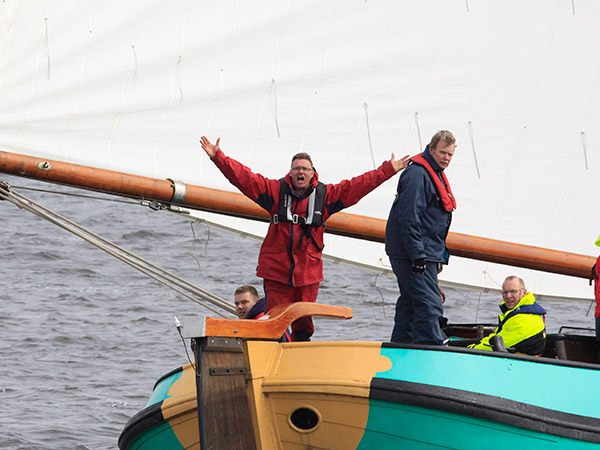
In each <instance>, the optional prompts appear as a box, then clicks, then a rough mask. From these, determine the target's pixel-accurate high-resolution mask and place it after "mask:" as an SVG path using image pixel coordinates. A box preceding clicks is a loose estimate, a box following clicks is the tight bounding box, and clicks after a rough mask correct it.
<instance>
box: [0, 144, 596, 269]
mask: <svg viewBox="0 0 600 450" xmlns="http://www.w3.org/2000/svg"><path fill="white" fill-rule="evenodd" d="M0 172H4V173H8V174H12V175H17V176H21V177H26V178H34V179H37V180H44V181H49V182H53V183H59V184H64V185H68V186H74V187H79V188H85V189H91V190H95V191H100V192H105V193H110V194H117V195H121V196H125V197H131V198H136V199H142V198H143V199H146V200H156V201H159V202H164V203H173V204H177V205H180V206H186V207H189V208H194V209H199V210H202V211H209V212H214V213H219V214H226V215H230V216H236V217H244V218H247V219H253V220H261V221H265V222H267V221H268V220H269V215H268V213H267V212H266V211H265V210H264V209H262V208H260V207H259V206H258V205H257V204H255V203H254V202H253V201H251V200H249V199H248V198H246V197H245V196H244V195H242V194H238V193H232V192H226V191H219V190H216V189H209V188H204V187H200V186H194V185H189V184H187V185H185V197H184V198H183V200H181V201H174V200H173V199H174V195H175V186H176V183H174V182H172V181H171V180H159V179H155V178H149V177H143V176H138V175H129V174H125V173H121V172H115V171H111V170H105V169H96V168H92V167H87V166H81V165H76V164H69V163H64V162H59V161H51V160H44V159H40V158H36V157H32V156H25V155H20V154H15V153H10V152H4V151H0ZM385 224H386V221H385V220H382V219H375V218H372V217H365V216H359V215H355V214H348V213H337V214H335V215H334V216H332V217H330V218H329V219H328V220H327V228H326V231H327V232H329V233H333V234H338V235H342V236H348V237H354V238H358V239H363V240H369V241H375V242H384V239H385ZM446 244H447V246H448V249H449V251H450V254H452V255H455V256H461V257H464V258H470V259H476V260H480V261H488V262H493V263H499V264H506V265H510V266H515V267H524V268H528V269H533V270H540V271H544V272H551V273H557V274H562V275H570V276H573V277H580V278H589V276H590V270H591V267H592V266H593V265H594V262H595V258H594V257H592V256H586V255H579V254H574V253H568V252H563V251H558V250H550V249H545V248H541V247H534V246H529V245H523V244H515V243H511V242H505V241H500V240H496V239H488V238H482V237H476V236H469V235H466V234H461V233H453V232H450V233H449V234H448V238H447V241H446Z"/></svg>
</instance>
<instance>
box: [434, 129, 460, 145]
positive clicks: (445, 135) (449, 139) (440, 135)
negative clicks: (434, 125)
mask: <svg viewBox="0 0 600 450" xmlns="http://www.w3.org/2000/svg"><path fill="white" fill-rule="evenodd" d="M440 141H444V142H445V143H446V144H448V145H452V144H455V143H456V139H455V138H454V135H453V134H452V133H451V132H450V131H448V130H441V131H438V132H437V133H435V134H434V135H433V137H432V138H431V142H430V143H429V149H430V150H433V149H434V148H435V147H436V146H437V145H438V142H440Z"/></svg>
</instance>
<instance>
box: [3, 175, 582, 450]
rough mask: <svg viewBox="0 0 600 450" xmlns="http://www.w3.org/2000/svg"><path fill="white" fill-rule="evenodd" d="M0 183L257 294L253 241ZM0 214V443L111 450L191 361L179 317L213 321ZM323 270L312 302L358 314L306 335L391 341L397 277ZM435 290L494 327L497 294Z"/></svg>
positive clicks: (155, 255)
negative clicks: (161, 381) (172, 374)
mask: <svg viewBox="0 0 600 450" xmlns="http://www.w3.org/2000/svg"><path fill="white" fill-rule="evenodd" d="M0 179H2V180H5V181H7V182H8V183H10V184H11V185H12V186H13V189H14V190H15V191H18V192H20V193H22V194H24V195H26V196H27V197H29V198H31V199H33V200H35V201H36V202H39V203H41V204H43V205H45V206H47V207H48V208H50V209H52V210H54V211H56V212H58V213H60V214H61V215H63V216H65V217H68V218H69V219H71V220H73V221H75V222H77V223H80V224H81V225H83V226H85V227H86V228H89V229H91V230H92V231H94V232H95V233H97V234H99V235H102V236H104V237H106V238H107V239H110V240H112V241H114V242H116V243H117V244H119V245H121V246H123V247H125V248H127V249H129V250H130V251H132V252H134V253H136V254H138V255H140V256H142V257H144V258H145V259H148V260H151V261H153V262H154V263H155V264H157V265H159V266H161V267H164V268H165V269H167V270H170V271H172V272H174V273H176V274H178V275H179V276H181V277H183V278H185V279H187V280H189V281H191V282H193V283H194V284H196V285H198V286H199V287H201V288H203V289H206V290H208V291H211V292H213V293H214V294H216V295H218V296H220V297H222V298H225V299H228V300H232V293H233V291H234V289H235V288H236V287H237V286H239V285H241V284H253V285H255V286H256V287H257V288H259V291H262V289H261V280H260V279H258V278H257V277H256V275H255V268H256V261H257V255H258V250H259V247H260V243H259V242H257V241H255V240H253V239H250V238H243V237H240V236H238V235H235V234H231V233H227V232H225V231H221V230H219V229H216V228H214V227H212V228H209V227H207V226H205V225H201V224H195V225H192V223H191V222H190V221H189V220H186V219H184V218H181V217H179V216H175V215H173V214H170V213H167V212H164V211H163V212H159V211H154V210H151V209H149V208H147V207H142V206H139V205H138V204H135V203H132V202H129V201H126V202H122V201H115V200H117V198H116V197H111V196H104V195H100V194H95V193H86V192H84V191H77V190H71V189H67V188H64V187H60V186H55V185H49V184H43V183H39V182H34V181H31V180H23V179H20V178H13V177H8V176H1V177H0ZM26 188H28V189H26ZM31 189H39V190H42V191H37V190H31ZM43 190H52V191H59V192H62V193H68V194H84V195H87V196H92V197H94V198H93V199H90V198H83V197H80V196H74V195H69V196H66V195H64V194H63V195H58V194H55V193H48V192H43ZM0 217H1V218H2V220H1V228H0V236H1V237H2V245H1V247H0V264H1V272H2V276H1V277H0V289H1V293H2V294H1V300H0V302H1V303H0V305H1V307H0V405H1V407H0V448H2V449H28V450H36V449H114V448H117V440H118V437H119V434H120V433H121V430H122V429H123V427H124V425H125V424H126V422H127V420H128V419H129V418H130V417H131V416H133V415H134V414H135V413H137V412H138V411H139V410H141V409H142V408H143V407H144V406H145V404H146V402H147V400H148V397H149V395H150V393H151V391H152V387H153V385H154V382H155V381H156V380H157V379H158V378H159V377H160V376H162V375H163V374H165V373H167V372H169V371H171V370H172V369H174V368H176V367H178V366H180V365H182V364H184V363H186V362H187V358H188V356H187V354H186V349H185V345H184V343H183V342H182V340H181V338H180V337H179V334H178V332H177V330H176V327H175V325H174V316H177V317H180V318H181V317H183V316H191V315H211V314H212V313H210V312H209V311H208V310H206V309H205V308H203V307H202V306H200V305H198V304H197V303H195V302H193V301H191V300H189V299H187V298H185V297H183V296H181V295H180V294H177V293H175V292H174V291H171V290H169V289H168V288H166V287H164V286H162V285H161V284H159V283H157V282H156V281H154V280H152V279H150V278H148V277H147V276H145V275H143V274H141V273H140V272H138V271H136V270H135V269H132V268H130V267H129V266H127V265H125V264H124V263H122V262H120V261H118V260H116V259H114V258H112V257H111V256H109V255H107V254H106V253H104V252H102V251H100V250H98V249H96V248H95V247H93V246H91V245H90V244H88V243H87V242H84V241H82V240H81V239H79V238H77V237H75V236H74V235H72V234H70V233H68V232H66V231H64V230H61V229H59V228H57V227H56V226H54V225H51V224H49V223H47V222H45V221H44V220H42V219H40V218H38V217H36V216H34V215H32V214H30V213H29V212H26V211H23V210H21V209H19V208H17V207H16V206H14V205H13V204H11V203H9V202H6V201H4V202H0ZM324 275H325V280H324V281H323V283H322V284H321V289H320V293H319V298H318V301H319V302H321V303H327V304H335V305H344V306H350V307H352V309H353V313H354V318H353V319H352V320H349V321H334V320H325V319H321V320H316V321H315V326H316V332H315V335H314V337H313V340H331V339H333V340H378V341H387V340H388V339H389V336H390V333H391V329H392V324H393V316H394V304H395V300H396V297H397V295H398V290H397V286H396V281H395V278H394V277H393V275H392V276H390V275H381V274H378V273H376V272H373V271H370V270H365V269H360V268H356V267H350V266H347V265H340V264H338V265H336V264H333V263H331V262H328V261H326V262H325V269H324ZM507 275H509V274H508V273H507ZM444 290H445V293H446V302H445V315H446V316H447V317H448V318H449V319H450V321H451V322H454V323H467V322H471V323H472V322H476V321H477V322H487V323H495V322H496V320H497V312H498V309H497V305H498V302H499V299H498V298H497V296H496V295H493V294H482V293H480V292H479V291H471V290H465V289H457V288H454V287H445V288H444ZM543 306H544V307H545V308H546V310H547V311H548V315H547V321H546V323H547V327H548V331H549V332H556V331H557V330H558V328H559V327H560V326H561V325H568V326H574V327H590V326H593V310H592V311H591V312H590V310H589V309H590V303H588V302H573V301H547V302H544V303H543Z"/></svg>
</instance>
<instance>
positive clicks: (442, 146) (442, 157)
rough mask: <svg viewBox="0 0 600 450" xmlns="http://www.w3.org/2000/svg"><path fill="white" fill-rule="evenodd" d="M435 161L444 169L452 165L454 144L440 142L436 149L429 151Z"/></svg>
mask: <svg viewBox="0 0 600 450" xmlns="http://www.w3.org/2000/svg"><path fill="white" fill-rule="evenodd" d="M429 153H431V156H433V160H434V161H435V162H436V164H437V165H438V166H440V167H441V168H442V170H443V169H445V168H446V167H448V166H449V165H450V161H451V160H452V157H453V156H454V144H448V143H447V142H446V141H442V140H439V141H438V143H437V145H436V146H435V148H433V149H431V148H430V149H429Z"/></svg>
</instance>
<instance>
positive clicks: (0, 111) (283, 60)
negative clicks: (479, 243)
mask: <svg viewBox="0 0 600 450" xmlns="http://www.w3.org/2000/svg"><path fill="white" fill-rule="evenodd" d="M599 18H600V3H598V2H595V1H592V0H586V1H578V0H575V1H567V0H563V1H553V2H550V1H542V0H539V1H517V0H507V1H487V2H472V1H468V0H454V1H452V0H446V1H442V0H438V1H432V0H426V1H417V0H414V1H387V2H377V1H370V2H366V1H337V2H334V1H324V0H319V1H301V2H299V1H243V2H242V1H219V2H192V1H189V0H187V1H183V0H182V1H172V2H164V1H156V0H129V1H127V2H116V1H104V2H98V1H96V0H77V1H74V0H72V1H67V0H65V1H54V2H53V1H50V0H44V1H42V0H27V1H19V0H6V1H4V2H2V3H0V27H1V28H0V30H1V33H0V149H1V150H6V151H11V152H17V153H23V154H27V155H35V156H41V157H44V158H49V159H58V160H63V161H68V162H74V163H78V164H84V165H90V166H93V167H100V168H107V169H113V170H118V171H123V172H128V173H134V174H140V175H147V176H153V177H158V178H172V179H177V180H181V181H184V182H186V183H190V184H199V185H204V186H210V187H215V188H218V189H225V190H235V188H233V187H232V186H231V185H229V183H228V182H227V181H226V180H225V178H224V177H223V176H222V175H221V173H220V172H219V171H218V170H217V169H216V168H215V167H214V166H213V164H212V163H211V162H210V160H209V159H208V158H207V156H206V155H205V154H204V152H203V151H202V149H201V148H200V146H199V145H198V139H199V137H200V136H201V135H207V136H208V137H209V138H211V139H212V140H214V139H216V138H217V137H219V136H220V137H222V141H221V145H222V148H223V150H224V151H225V153H226V154H228V155H230V156H232V157H234V158H236V159H238V160H239V161H241V162H243V163H244V164H246V165H248V166H250V167H252V168H253V169H254V170H255V171H257V172H260V173H262V174H264V175H266V176H269V177H272V178H279V177H281V176H283V175H284V174H285V173H286V171H287V169H288V168H289V163H290V160H291V156H292V155H293V154H295V153H297V152H299V151H306V152H309V153H310V154H311V155H312V156H313V160H314V162H315V166H316V168H317V170H318V172H319V176H320V178H321V180H323V181H325V182H337V181H339V180H341V179H342V178H347V177H352V176H354V175H357V174H360V173H362V172H364V171H365V170H367V169H370V168H373V167H374V166H377V165H379V164H380V163H381V162H382V161H383V160H385V159H388V158H389V157H390V154H391V153H392V152H394V153H395V154H396V155H397V156H398V155H404V154H406V153H410V154H415V153H418V152H420V151H421V150H422V149H423V147H424V146H425V145H426V144H427V143H428V139H429V137H430V136H431V135H432V134H434V133H435V132H436V131H437V130H439V129H449V130H452V131H453V132H454V134H455V136H456V137H457V140H458V148H457V152H456V155H455V158H454V160H453V161H452V164H451V166H450V167H449V169H448V170H447V174H448V177H449V178H450V181H451V184H452V187H453V191H454V193H455V195H456V197H457V200H458V209H457V210H456V212H455V214H454V218H453V223H452V227H451V231H455V232H460V233H465V234H471V235H476V236H483V237H489V238H495V239H500V240H506V241H510V242H517V243H523V244H528V245H535V246H539V247H545V248H551V249H557V250H564V251H568V252H574V253H580V254H586V255H594V254H595V253H596V252H597V247H595V246H594V240H595V239H596V238H597V237H598V233H599V232H600V211H599V210H598V208H597V189H598V180H600V154H599V150H598V148H599V142H600V136H599V127H598V122H599V121H600V104H599V100H598V88H599V84H600V62H599V61H598V60H597V58H596V57H595V56H596V55H598V54H600V40H598V39H597V30H596V29H597V24H598V19H599ZM396 180H397V179H394V180H392V181H388V182H387V183H385V184H384V185H383V186H381V187H380V188H378V189H377V190H375V191H374V192H373V193H371V194H369V196H367V197H366V198H365V199H363V200H362V201H361V202H360V203H359V204H358V205H356V206H354V207H352V208H350V209H349V210H348V212H352V213H355V214H361V215H366V216H372V217H377V218H382V219H385V218H387V214H388V211H389V207H390V205H391V202H392V199H393V197H394V193H395V187H396ZM234 221H236V223H237V219H234ZM228 223H230V224H231V222H228ZM352 245H353V244H351V243H349V242H348V240H347V239H346V240H342V241H340V240H338V238H333V237H330V238H328V240H327V241H326V250H327V251H329V252H332V253H333V254H334V255H336V256H339V257H341V258H344V259H351V260H356V261H359V262H360V263H364V264H369V265H372V266H375V267H380V268H389V265H388V260H387V258H386V256H385V253H384V251H383V249H382V246H381V245H380V244H371V243H368V244H364V243H358V244H357V245H358V246H359V247H358V249H357V248H355V247H353V246H352ZM365 246H366V247H368V249H365ZM512 273H517V274H522V275H523V276H524V277H525V278H526V281H527V284H528V288H529V289H530V290H531V291H533V292H536V293H541V294H552V295H566V296H571V297H587V298H590V297H591V296H592V291H591V288H590V287H589V286H588V284H587V282H586V281H585V280H581V279H576V278H570V277H564V276H556V275H549V274H541V273H540V274H538V273H531V272H528V271H525V270H516V269H512V268H507V267H503V266H496V265H492V264H487V263H481V262H478V261H469V260H463V259H460V258H452V259H451V263H450V265H449V266H448V268H447V269H446V270H444V272H443V273H442V274H441V278H442V279H444V280H451V281H453V282H457V283H464V284H469V285H477V286H487V287H497V283H498V282H501V280H502V279H503V277H504V276H506V275H508V274H512Z"/></svg>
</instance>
